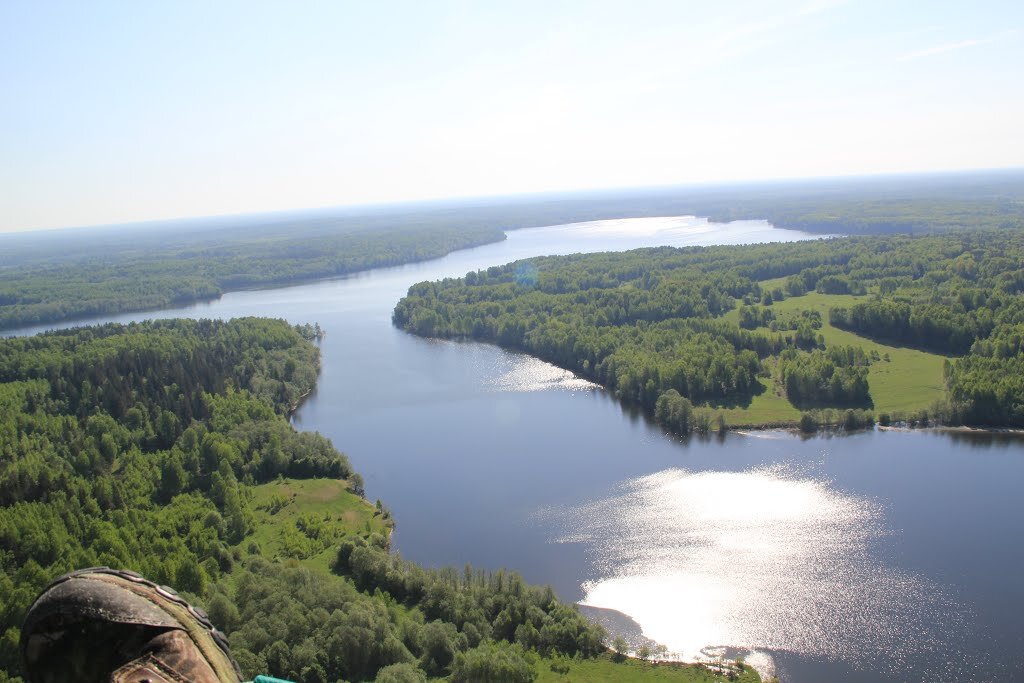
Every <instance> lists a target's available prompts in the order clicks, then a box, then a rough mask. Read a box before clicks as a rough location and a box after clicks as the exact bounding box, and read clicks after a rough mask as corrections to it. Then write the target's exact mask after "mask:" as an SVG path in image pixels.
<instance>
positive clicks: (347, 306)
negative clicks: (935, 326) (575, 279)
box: [21, 217, 1024, 683]
mask: <svg viewBox="0 0 1024 683" xmlns="http://www.w3.org/2000/svg"><path fill="white" fill-rule="evenodd" d="M803 237H805V236H804V235H801V234H800V233H795V232H791V231H782V230H777V229H775V228H772V227H771V226H770V225H768V224H767V223H764V222H762V221H743V222H738V223H731V224H728V225H726V226H723V225H715V224H712V223H708V222H707V221H705V220H702V219H695V218H692V217H682V218H655V219H629V220H620V221H598V222H594V223H587V224H575V225H570V226H554V227H551V228H537V229H530V230H520V231H515V232H512V233H509V239H508V240H507V241H506V242H503V243H500V244H494V245H487V246H484V247H480V248H478V249H471V250H466V251H463V252H457V253H455V254H451V255H449V256H447V257H445V258H442V259H438V260H436V261H431V262H428V263H421V264H412V265H408V266H401V267H397V268H388V269H381V270H377V271H371V272H369V273H364V274H360V275H358V276H354V277H350V278H344V279H338V280H333V281H326V282H318V283H311V284H305V285H300V286H295V287H283V288H278V289H270V290H258V291H246V292H233V293H230V294H226V295H225V296H224V297H222V298H221V299H220V300H218V301H214V302H209V303H205V304H197V305H193V306H188V307H185V308H180V309H174V310H168V311H162V312H160V313H159V314H154V313H145V314H133V315H123V316H116V317H113V318H111V319H116V320H120V321H126V320H133V319H144V318H149V317H155V316H157V315H158V316H159V317H172V316H187V317H220V318H230V317H235V316H240V315H266V316H272V317H284V318H287V319H289V320H291V321H293V322H296V323H302V322H314V321H315V322H319V323H320V324H321V325H322V326H323V327H324V328H325V329H326V330H327V332H328V334H327V337H326V338H325V339H324V340H323V342H322V345H321V353H322V361H323V368H322V371H321V376H320V379H319V382H318V388H317V390H316V392H315V394H314V395H313V396H312V397H311V398H310V399H309V401H307V403H306V404H304V405H303V406H302V408H301V409H300V410H299V412H298V413H297V414H296V416H295V419H294V422H295V425H296V426H297V427H298V428H300V429H311V430H312V429H315V430H318V431H320V432H322V433H324V434H325V435H327V436H328V437H330V438H331V439H332V440H333V441H334V443H335V444H336V445H337V446H338V447H339V448H341V449H342V450H344V451H346V452H347V453H348V454H349V456H350V458H351V459H352V461H353V464H354V465H355V467H356V468H357V469H358V470H359V471H360V472H362V473H363V475H364V477H365V478H366V482H367V490H368V492H369V495H370V496H371V499H372V498H376V497H380V498H381V499H382V500H384V501H385V502H386V503H387V505H388V506H389V507H390V508H391V509H392V511H393V513H394V515H395V518H396V519H397V521H398V530H397V532H396V534H395V543H396V546H397V548H398V550H399V551H400V552H402V554H403V555H405V556H407V557H409V558H411V559H413V560H416V561H418V562H421V563H424V564H427V565H455V566H461V565H462V564H463V563H465V562H471V563H473V564H474V565H476V566H480V567H486V568H497V567H503V566H504V567H513V568H516V569H518V570H519V571H521V572H522V573H523V574H524V576H525V577H526V578H527V580H529V581H532V582H544V583H551V584H552V585H554V587H555V588H556V590H557V591H558V593H559V595H561V596H562V597H563V598H565V599H569V600H581V601H583V602H585V603H587V604H590V605H595V606H598V607H605V608H610V609H613V610H618V611H619V612H622V613H624V614H625V615H628V616H629V617H631V618H632V621H629V620H628V619H626V618H624V617H623V618H621V619H619V620H618V621H615V622H614V623H616V624H617V627H621V628H622V629H624V631H625V632H628V631H630V629H635V630H637V631H640V630H642V631H643V632H644V633H645V634H646V635H647V636H648V637H650V638H652V639H654V640H655V641H658V642H661V643H663V644H665V645H666V646H667V647H669V648H670V649H671V650H674V651H676V652H678V653H680V654H682V655H685V656H688V657H689V656H696V655H700V654H704V655H705V656H709V655H714V654H716V653H721V652H724V653H726V654H728V655H729V656H733V655H735V654H737V653H745V654H746V655H747V656H748V658H750V660H751V661H752V662H753V661H757V662H758V663H759V666H762V667H763V668H765V669H766V670H770V669H771V668H772V667H773V666H774V667H776V668H777V670H778V673H780V674H781V675H782V676H783V677H784V680H785V681H788V682H789V683H818V682H820V681H845V682H847V683H862V682H864V683H866V682H868V681H878V680H892V681H908V682H910V681H913V682H915V683H916V682H917V681H922V682H923V681H961V680H964V681H966V680H974V681H992V682H995V681H999V683H1004V682H1005V681H1013V680H1024V616H1022V615H1024V582H1022V581H1021V578H1020V577H1021V575H1022V574H1024V547H1022V544H1021V543H1020V540H1021V529H1024V505H1022V504H1021V502H1020V501H1021V499H1020V492H1019V489H1020V483H1021V482H1022V481H1024V446H1022V445H1021V442H1020V441H1018V440H1001V439H993V438H989V437H981V438H966V437H947V436H943V435H938V434H932V433H921V432H916V433H881V432H867V433H861V434H857V435H853V436H849V437H843V438H839V437H836V438H824V437H819V438H813V439H809V440H804V439H800V438H797V437H794V436H792V435H790V434H786V433H784V432H765V433H760V432H759V433H752V434H749V435H746V434H737V433H733V434H729V435H728V436H726V437H725V438H724V439H721V440H719V439H710V440H700V439H690V440H680V439H676V438H672V437H669V436H666V435H665V434H663V433H662V432H661V430H660V429H658V428H657V427H656V426H653V425H651V424H649V423H648V422H647V421H646V420H645V419H644V418H643V417H642V416H641V415H640V414H638V413H637V412H635V411H633V410H630V409H628V408H624V407H623V406H621V405H620V404H619V402H618V401H617V400H616V399H615V398H614V397H612V396H610V395H609V394H608V393H607V392H605V391H603V390H601V389H599V388H596V387H594V386H593V385H591V384H590V383H588V382H585V381H583V380H581V379H579V378H576V377H575V376H573V375H572V374H571V373H568V372H565V371H563V370H560V369H558V368H555V367H553V366H551V365H548V364H546V363H543V362H540V361H538V360H536V359H533V358H530V357H527V356H524V355H521V354H515V353H508V352H505V351H502V350H500V349H497V348H495V347H491V346H487V345H481V344H472V343H456V342H446V341H436V340H426V339H420V338H417V337H413V336H411V335H408V334H405V333H403V332H401V331H399V330H397V329H395V328H394V327H393V326H392V325H391V323H390V314H391V310H392V308H393V306H394V303H395V302H396V301H397V300H398V298H399V297H400V296H401V295H402V294H404V293H405V291H406V289H407V288H408V287H409V285H410V284H412V283H414V282H417V281H421V280H432V279H438V278H442V277H450V276H461V275H463V274H465V273H466V272H467V271H469V270H475V269H479V268H486V267H487V266H490V265H497V264H502V263H507V262H509V261H511V260H515V259H518V258H524V257H527V256H532V255H539V254H549V253H569V252H573V251H599V250H610V249H625V248H629V247H636V246H655V245H659V244H673V245H686V244H713V243H739V242H756V241H773V240H793V239H800V238H803ZM101 320H102V319H95V320H92V321H85V322H100V321H101ZM34 331H36V330H35V329H26V330H22V331H21V332H22V333H30V332H34Z"/></svg>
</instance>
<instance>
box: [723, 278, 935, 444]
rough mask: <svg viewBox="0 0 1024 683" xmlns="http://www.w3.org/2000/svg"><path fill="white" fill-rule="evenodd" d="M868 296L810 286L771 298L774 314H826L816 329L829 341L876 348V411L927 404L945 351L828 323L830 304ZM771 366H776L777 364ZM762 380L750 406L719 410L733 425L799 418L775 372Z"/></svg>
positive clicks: (765, 284)
mask: <svg viewBox="0 0 1024 683" xmlns="http://www.w3.org/2000/svg"><path fill="white" fill-rule="evenodd" d="M760 284H761V287H762V289H765V290H771V289H774V288H775V287H780V286H782V284H783V281H782V280H781V279H779V280H764V281H762V282H761V283H760ZM865 299H867V296H851V295H848V294H819V293H817V292H811V293H808V294H805V295H803V296H798V297H788V298H786V299H784V300H782V301H777V302H775V303H773V304H772V309H773V310H774V311H775V314H776V316H782V315H784V314H787V313H788V314H793V313H798V312H800V311H818V312H819V313H820V314H821V319H822V327H821V329H820V330H818V333H820V334H821V336H822V337H823V338H824V340H825V344H826V345H829V346H832V345H844V346H860V347H861V348H863V349H864V351H865V352H866V353H868V354H870V353H871V352H872V351H876V352H877V353H878V355H879V357H880V358H881V359H882V360H878V361H875V362H873V363H872V364H871V367H870V369H869V371H868V384H869V385H870V388H871V398H872V400H873V402H874V412H875V414H876V415H877V414H879V413H894V412H914V411H917V410H921V409H926V408H928V407H929V406H931V405H932V404H933V403H934V402H935V401H937V400H939V399H941V398H942V397H943V395H944V383H943V374H942V368H943V363H944V362H945V360H946V357H945V356H942V355H940V354H936V353H929V352H927V351H919V350H917V349H911V348H907V347H904V346H891V345H889V344H883V343H880V342H876V341H873V340H871V339H868V338H867V337H862V336H860V335H857V334H853V333H852V332H847V331H846V330H840V329H838V328H836V327H833V326H832V325H830V324H829V322H828V310H829V308H835V307H837V306H847V307H848V306H851V305H853V304H855V303H857V302H859V301H864V300H865ZM723 317H724V318H725V319H726V320H729V321H731V322H734V323H737V324H738V323H739V310H738V309H734V310H732V311H730V312H728V313H726V314H725V316H723ZM772 369H773V370H774V367H772ZM760 381H761V384H762V385H763V386H764V387H765V391H764V392H763V393H761V394H759V395H757V396H755V397H754V399H753V401H752V402H751V404H750V406H748V407H746V408H731V409H726V410H722V411H721V412H722V415H723V416H724V417H725V421H726V423H727V424H728V425H730V426H735V427H744V426H763V425H780V424H786V423H793V422H796V421H797V420H798V419H799V418H800V411H799V410H798V409H797V408H795V407H794V406H793V404H791V403H790V402H789V401H788V400H787V399H786V397H785V395H784V393H783V391H782V389H781V387H779V386H777V385H776V382H775V380H774V378H764V377H762V378H760Z"/></svg>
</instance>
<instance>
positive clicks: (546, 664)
mask: <svg viewBox="0 0 1024 683" xmlns="http://www.w3.org/2000/svg"><path fill="white" fill-rule="evenodd" d="M728 666H729V668H737V669H739V671H737V672H734V675H733V676H732V677H730V676H729V675H728V674H725V675H723V674H718V673H715V672H713V671H711V670H709V669H707V668H705V667H703V666H697V665H692V664H676V663H671V662H664V663H654V662H647V661H643V660H640V659H622V658H619V657H616V656H615V655H613V654H604V655H601V656H600V657H594V658H592V659H575V660H570V659H556V660H552V659H542V660H540V661H538V662H537V673H538V676H537V681H538V683H569V682H570V681H577V682H580V683H582V682H583V681H587V682H588V683H647V682H648V681H650V682H651V683H655V682H657V681H666V682H667V681H679V682H682V681H687V682H689V681H693V683H711V682H713V681H714V682H716V683H717V682H719V681H737V682H738V683H755V682H757V681H760V680H761V678H760V676H758V675H757V672H756V671H754V670H753V669H751V668H750V667H749V666H742V668H740V667H737V666H736V665H734V664H731V663H730V665H728Z"/></svg>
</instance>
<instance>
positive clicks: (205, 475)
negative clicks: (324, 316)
mask: <svg viewBox="0 0 1024 683" xmlns="http://www.w3.org/2000/svg"><path fill="white" fill-rule="evenodd" d="M317 332H318V330H317V329H316V328H315V327H310V326H302V327H296V328H293V327H291V326H289V325H288V324H286V323H284V322H283V321H271V320H263V319H253V318H248V319H238V320H233V321H231V322H227V323H225V322H217V321H209V320H201V321H191V320H170V321H157V322H149V323H143V324H131V325H127V326H123V325H117V324H110V325H105V326H102V327H91V328H78V329H72V330H67V331H61V332H52V333H47V334H43V335H38V336H35V337H23V338H14V339H6V340H2V341H0V449H2V451H0V680H12V679H13V680H18V679H17V676H18V673H19V664H18V655H17V643H18V638H19V630H18V629H19V625H20V623H21V620H22V617H23V615H24V613H25V610H26V609H27V608H28V606H29V605H30V603H31V601H32V600H33V599H34V597H35V596H36V594H37V593H38V592H39V590H41V589H42V588H43V587H44V586H45V585H46V584H47V583H48V582H49V581H50V580H51V579H53V578H54V577H56V576H57V575H60V574H62V573H64V572H67V571H70V570H72V569H76V568H80V567H86V566H92V565H108V566H113V567H119V568H126V569H133V570H136V571H139V572H141V573H143V574H145V575H146V576H148V577H150V578H152V579H154V580H156V581H158V582H161V583H166V584H169V585H172V586H175V587H176V588H178V589H179V590H181V591H185V592H186V594H187V595H188V597H189V599H191V600H194V601H196V602H198V603H200V604H203V605H205V606H206V607H207V609H208V611H209V613H210V614H211V617H212V619H213V621H214V622H215V623H216V624H218V625H219V626H220V627H222V628H223V629H224V630H225V631H226V632H227V633H228V635H229V637H230V640H231V644H232V649H233V651H234V653H235V655H236V656H237V658H238V659H239V661H240V663H241V665H242V668H243V671H244V673H245V674H246V675H248V676H252V675H254V674H257V673H272V674H274V675H277V676H281V677H285V678H288V679H290V680H294V681H303V682H313V681H338V680H350V681H370V680H377V681H382V682H383V681H392V682H394V681H424V680H426V678H427V677H428V676H430V677H438V676H443V677H450V679H451V680H455V681H475V680H507V681H529V680H533V678H534V677H535V676H536V658H537V657H538V656H539V655H545V656H549V657H550V656H560V657H592V656H595V655H598V654H600V653H603V652H605V647H604V645H603V644H602V641H603V639H604V637H605V636H604V632H603V631H602V630H601V629H600V628H599V627H596V626H593V625H591V624H590V623H589V622H587V621H586V620H584V619H583V618H582V617H581V616H580V615H579V614H578V613H577V611H576V610H575V608H572V607H569V606H566V605H564V604H562V603H560V602H559V601H558V600H557V599H556V597H555V595H554V593H553V592H552V591H551V589H550V588H542V587H536V586H530V585H527V584H525V583H524V582H523V581H522V579H521V578H520V577H519V576H518V575H516V574H514V573H511V572H506V571H496V572H483V571H478V570H474V569H473V568H471V567H466V568H465V569H464V570H460V571H455V570H451V569H432V570H428V569H424V568H421V567H419V566H417V565H415V564H412V563H410V562H406V561H404V560H402V559H401V558H400V557H398V556H397V555H394V554H392V553H390V552H389V528H390V525H391V521H390V515H389V513H388V511H387V509H386V508H384V507H383V506H382V505H381V504H380V503H379V502H378V503H377V505H376V506H374V505H371V504H370V503H368V502H366V501H364V500H362V498H361V496H362V495H363V490H362V489H363V487H362V481H361V479H360V477H359V475H358V474H356V473H355V472H353V471H352V468H351V466H350V465H349V462H348V460H347V459H346V457H345V456H344V455H343V454H341V453H339V452H338V451H337V450H335V449H334V447H333V446H332V445H331V443H330V442H329V441H327V440H326V439H324V438H323V437H321V436H320V435H318V434H314V433H299V432H296V431H295V430H294V429H293V428H292V427H291V426H290V425H289V423H288V421H287V419H286V415H287V413H288V412H289V411H290V410H291V409H292V407H293V406H294V405H295V404H296V402H297V401H298V400H299V398H300V397H301V396H302V395H304V394H305V393H306V392H308V391H309V390H310V388H311V387H312V386H313V383H314V382H315V380H316V376H317V368H318V362H319V354H318V350H317V348H316V346H315V345H314V344H313V343H311V341H310V340H312V339H314V338H315V336H316V334H317ZM303 482H305V483H308V484H310V485H312V484H315V483H317V482H328V483H330V482H341V483H343V485H344V487H346V488H347V489H348V490H347V491H344V490H343V491H342V494H343V496H344V498H339V499H338V502H339V504H342V503H344V505H343V506H342V507H327V508H325V509H323V510H320V509H317V511H316V512H315V513H314V512H307V513H303V514H301V515H297V516H293V517H288V516H287V511H288V510H289V509H290V506H291V507H298V506H300V505H301V504H302V500H301V499H297V498H296V497H295V496H294V495H293V496H291V497H286V496H282V495H279V494H277V493H274V494H273V495H269V496H268V495H266V492H267V491H268V490H271V489H273V490H274V491H276V490H278V489H277V488H274V487H279V488H280V487H286V486H289V485H293V486H295V485H302V484H303ZM280 490H284V489H283V488H281V489H280ZM344 506H348V510H346V509H345V508H344ZM350 513H351V514H350ZM261 520H262V521H261ZM271 545H273V546H274V547H276V548H278V550H277V551H274V552H271V549H270V548H271ZM318 558H324V559H323V562H322V564H318V563H319V562H320V559H318Z"/></svg>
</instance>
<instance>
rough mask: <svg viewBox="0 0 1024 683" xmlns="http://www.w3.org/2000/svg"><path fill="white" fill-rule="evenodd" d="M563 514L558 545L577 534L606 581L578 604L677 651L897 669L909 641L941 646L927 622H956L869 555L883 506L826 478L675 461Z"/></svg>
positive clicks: (915, 645)
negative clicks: (621, 618) (684, 466)
mask: <svg viewBox="0 0 1024 683" xmlns="http://www.w3.org/2000/svg"><path fill="white" fill-rule="evenodd" d="M564 512H565V514H566V519H565V522H566V524H565V526H564V527H563V528H564V529H565V533H564V534H563V535H561V536H560V537H558V538H556V539H555V540H556V541H558V542H583V543H586V544H587V545H588V546H589V549H590V551H591V556H592V558H593V561H594V564H595V565H596V572H595V573H596V574H597V575H598V576H600V577H602V578H599V579H597V580H594V581H590V582H588V583H586V584H584V586H583V590H584V594H585V597H584V599H583V600H582V601H581V604H583V605H588V606H591V607H599V608H605V609H613V610H617V611H619V612H622V613H624V614H627V615H629V616H630V617H632V618H633V619H634V620H635V621H636V622H637V623H639V624H640V626H641V627H642V629H643V633H644V635H645V636H647V637H648V638H651V639H653V640H654V641H657V642H658V643H660V644H662V645H665V646H666V647H667V648H668V649H669V651H670V652H671V653H673V654H674V655H675V656H677V657H680V658H682V659H687V660H700V659H703V658H707V657H708V656H709V655H713V654H715V653H717V652H720V649H719V648H722V647H730V648H740V649H744V650H748V652H749V656H748V661H751V663H753V660H752V659H751V657H753V658H754V659H759V660H761V661H764V660H765V659H766V658H767V655H766V651H770V650H786V651H791V652H797V653H803V654H808V655H813V656H824V657H827V658H829V659H838V660H843V661H849V662H852V663H854V664H856V662H858V661H863V658H865V657H872V658H877V657H884V658H886V660H887V661H888V662H889V663H890V665H891V666H892V667H893V668H894V669H897V668H899V667H900V666H901V665H902V662H901V655H900V653H901V652H902V651H904V649H905V648H906V647H908V646H909V647H911V648H912V649H914V650H915V651H921V650H922V649H933V648H934V649H935V650H936V652H937V653H938V652H941V651H944V650H945V648H944V646H943V645H942V644H941V643H940V642H938V640H939V639H938V638H937V636H936V635H935V633H934V630H933V629H932V628H931V622H932V620H933V616H934V615H935V614H937V613H944V614H945V616H944V617H943V619H945V620H951V619H954V617H953V616H950V612H949V611H946V610H945V609H942V603H944V602H948V600H947V599H946V598H944V597H943V596H942V593H941V591H940V590H939V589H938V588H937V587H936V586H933V585H929V584H928V582H926V581H925V580H923V579H921V578H918V577H915V576H912V575H910V574H908V573H905V572H901V571H899V570H896V569H893V568H889V567H886V566H884V565H883V564H881V563H880V562H879V561H878V560H876V559H873V558H872V555H871V553H870V551H869V544H870V542H871V541H872V539H877V538H880V537H881V536H883V535H885V534H886V533H887V532H886V531H885V529H884V528H883V526H882V525H881V522H880V520H881V509H880V508H879V506H878V505H877V504H876V503H874V502H872V501H870V500H867V499H864V498H859V497H856V496H851V495H847V494H844V493H842V492H839V491H836V490H834V489H833V488H831V487H830V485H829V483H828V482H825V481H820V480H816V479H812V478H803V477H800V476H798V475H796V474H794V473H792V472H791V471H789V470H788V469H787V468H784V467H772V468H762V469H754V470H748V471H744V472H720V471H708V472H689V471H686V470H681V469H670V470H666V471H663V472H659V473H656V474H653V475H650V476H646V477H642V478H639V479H634V480H631V481H628V482H626V483H625V484H623V486H622V492H621V493H620V494H618V495H615V496H613V497H611V498H608V499H605V500H600V501H597V502H594V503H590V504H587V505H583V506H580V507H576V508H572V509H569V510H567V511H564ZM566 527H567V528H566ZM945 654H946V655H948V654H949V653H948V651H946V652H945ZM768 662H769V663H768V664H767V665H765V666H764V667H762V666H758V668H764V669H767V670H768V671H769V672H770V671H771V665H770V659H769V660H768Z"/></svg>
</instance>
